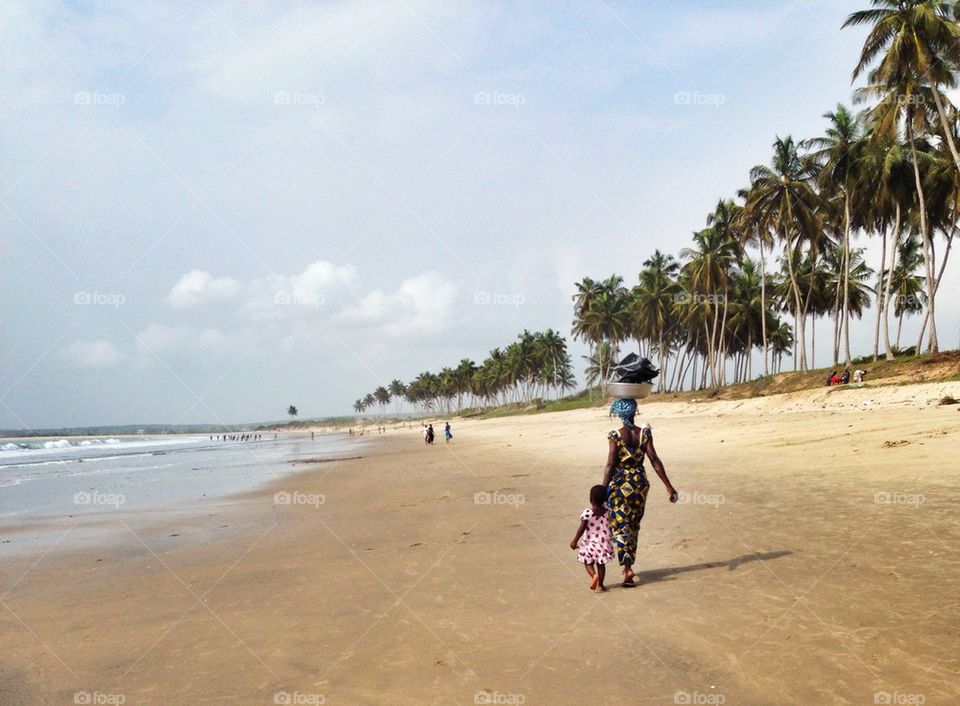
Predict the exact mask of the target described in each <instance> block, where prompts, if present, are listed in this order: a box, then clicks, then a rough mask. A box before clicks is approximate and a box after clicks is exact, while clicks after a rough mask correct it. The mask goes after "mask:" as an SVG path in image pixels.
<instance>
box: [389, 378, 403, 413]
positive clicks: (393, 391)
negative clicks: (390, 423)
mask: <svg viewBox="0 0 960 706" xmlns="http://www.w3.org/2000/svg"><path fill="white" fill-rule="evenodd" d="M387 390H388V391H389V392H390V397H392V398H393V401H394V405H395V406H396V414H397V418H398V419H399V418H400V403H401V402H402V401H403V397H404V395H406V394H407V386H406V385H404V384H403V383H402V382H401V381H400V380H392V381H391V382H390V385H389V386H388V387H387Z"/></svg>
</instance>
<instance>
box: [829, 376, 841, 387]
mask: <svg viewBox="0 0 960 706" xmlns="http://www.w3.org/2000/svg"><path fill="white" fill-rule="evenodd" d="M839 384H840V374H839V373H834V374H833V375H831V376H830V385H831V386H832V385H839Z"/></svg>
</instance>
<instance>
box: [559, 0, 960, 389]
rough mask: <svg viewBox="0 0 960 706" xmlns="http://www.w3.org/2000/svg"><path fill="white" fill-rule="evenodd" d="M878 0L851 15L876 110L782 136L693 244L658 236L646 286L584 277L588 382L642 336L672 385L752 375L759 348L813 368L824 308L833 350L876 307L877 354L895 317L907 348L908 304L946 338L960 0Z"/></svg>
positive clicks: (844, 352) (929, 335)
mask: <svg viewBox="0 0 960 706" xmlns="http://www.w3.org/2000/svg"><path fill="white" fill-rule="evenodd" d="M872 5H873V7H872V8H871V9H869V10H864V11H862V12H856V13H854V14H852V15H851V16H850V17H849V18H848V19H847V21H846V22H845V24H844V27H848V26H859V25H866V26H868V27H869V28H870V32H869V35H868V37H867V40H866V42H865V44H864V46H863V50H862V53H861V56H860V60H859V62H858V64H857V66H856V67H855V69H854V71H853V77H854V79H855V80H856V79H858V78H861V77H863V78H865V79H866V85H864V86H862V87H860V88H858V89H857V90H856V91H855V92H854V101H855V102H856V103H860V104H866V107H865V110H863V111H862V112H859V113H856V112H854V111H853V110H851V109H850V108H848V107H846V106H844V105H838V106H837V107H836V109H835V110H833V111H830V112H827V113H826V114H824V118H825V120H826V127H825V130H824V132H823V134H822V135H820V136H817V137H814V138H811V139H807V140H802V141H795V140H794V138H793V137H791V136H786V137H777V138H776V140H775V141H774V143H773V157H772V159H771V160H770V162H769V164H766V165H758V166H756V167H754V168H753V169H752V170H751V171H750V183H749V185H748V186H747V187H746V188H744V189H740V190H739V191H737V197H736V199H728V198H722V199H720V200H719V201H718V202H717V205H716V207H715V208H714V210H713V212H712V213H710V214H709V215H708V216H707V218H706V227H705V228H704V229H702V230H699V231H697V232H696V233H694V234H693V245H692V247H688V248H684V249H683V250H681V251H680V253H679V259H675V258H674V257H673V256H672V255H669V254H664V253H662V252H660V251H659V250H655V251H654V252H653V254H652V255H651V256H650V257H649V258H648V259H647V260H646V261H644V262H643V269H642V270H641V271H640V274H639V278H638V283H637V284H636V285H634V286H633V287H632V288H630V289H628V288H627V287H625V286H624V279H623V277H621V276H619V275H612V276H610V277H608V278H606V279H605V280H602V281H594V280H592V279H590V278H584V279H583V281H581V282H580V283H578V284H577V294H576V295H575V298H574V300H575V306H574V325H573V333H574V336H575V337H577V338H580V339H583V340H585V341H586V342H587V343H588V344H589V346H590V355H589V356H588V362H589V366H590V367H589V368H588V383H592V382H595V381H600V382H601V384H602V381H603V380H605V379H606V373H607V372H608V371H609V369H610V367H611V365H612V363H613V362H614V361H615V360H616V359H617V357H618V355H619V347H620V344H621V343H623V342H625V341H629V340H631V339H632V340H635V341H636V342H637V343H638V344H639V346H640V351H641V354H642V355H646V356H647V357H650V358H655V359H657V360H658V361H659V365H660V367H661V371H662V373H661V376H660V380H659V390H660V391H670V390H683V389H685V388H689V389H704V388H711V389H720V388H724V387H727V386H728V385H730V384H733V385H737V384H740V383H745V382H747V381H749V380H751V379H752V378H753V370H752V361H753V357H754V353H755V352H758V353H760V358H761V360H762V371H761V372H762V376H764V377H766V376H770V375H771V374H775V373H777V372H778V371H780V370H781V369H782V361H783V357H784V356H785V355H786V356H791V357H792V358H793V366H794V369H795V370H797V369H799V370H800V371H807V370H809V368H810V366H811V365H812V360H813V357H814V356H813V354H814V351H815V346H816V338H815V328H814V326H813V325H812V324H814V323H815V322H816V321H817V320H818V319H819V318H821V317H829V318H830V319H832V322H833V335H832V341H831V345H832V352H833V361H834V364H835V365H839V364H840V363H841V362H843V363H844V364H845V365H850V364H851V363H852V360H853V356H852V355H851V350H850V321H851V319H852V318H861V317H863V315H864V313H865V312H866V311H867V310H868V309H869V308H871V306H872V307H873V309H874V314H875V318H874V321H873V324H874V326H873V329H874V336H873V353H872V356H870V359H871V360H872V361H875V360H877V359H878V358H879V357H880V355H881V329H882V331H883V336H882V339H883V351H884V353H885V355H884V357H885V359H886V360H888V361H892V360H894V359H895V357H896V355H895V350H896V349H897V348H899V347H900V339H901V330H902V324H903V319H904V317H905V316H913V315H920V316H921V317H922V319H921V326H920V335H919V337H918V339H917V343H916V346H915V347H914V348H915V349H916V350H918V351H920V350H925V351H926V352H929V353H932V354H936V353H937V352H938V351H939V340H938V337H937V322H936V315H935V314H936V297H937V292H938V290H939V287H940V284H941V282H942V279H943V274H944V270H945V266H946V262H947V258H948V256H949V254H950V250H951V246H952V243H953V240H954V237H955V235H956V232H957V219H958V215H960V213H958V210H960V178H958V177H960V154H958V152H957V148H956V141H957V139H958V134H960V123H958V112H957V109H956V107H955V106H954V105H953V104H951V103H950V101H949V99H948V98H947V96H946V95H945V93H944V91H945V90H946V89H951V88H954V87H955V86H956V85H957V75H958V71H960V25H958V21H957V20H958V13H960V3H955V2H940V1H936V0H873V2H872ZM858 234H862V235H865V236H867V237H875V238H877V239H879V241H880V246H881V267H880V268H879V269H878V271H874V270H872V269H871V268H869V267H868V266H867V265H866V263H865V262H864V258H863V250H862V249H861V248H856V247H853V246H852V243H851V241H852V239H853V238H854V237H855V236H857V235H858ZM753 250H755V251H756V259H755V258H754V257H753V256H752V252H751V251H753ZM771 259H772V260H773V262H774V267H772V268H771V267H769V266H770V260H771ZM891 310H892V313H893V316H894V317H895V318H896V320H897V332H896V338H895V339H893V338H892V336H891V331H890V314H891ZM784 317H786V318H784ZM924 340H926V343H925V344H924Z"/></svg>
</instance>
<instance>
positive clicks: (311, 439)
mask: <svg viewBox="0 0 960 706" xmlns="http://www.w3.org/2000/svg"><path fill="white" fill-rule="evenodd" d="M314 436H315V435H314V433H313V432H310V441H313V439H314Z"/></svg>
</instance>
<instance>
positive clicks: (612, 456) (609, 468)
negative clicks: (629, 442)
mask: <svg viewBox="0 0 960 706" xmlns="http://www.w3.org/2000/svg"><path fill="white" fill-rule="evenodd" d="M616 463H617V442H616V441H614V440H613V439H610V451H608V452H607V465H606V466H604V467H603V482H602V483H601V484H600V485H602V486H604V487H608V486H609V485H610V476H611V475H612V474H613V467H614V466H615V465H616Z"/></svg>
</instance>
